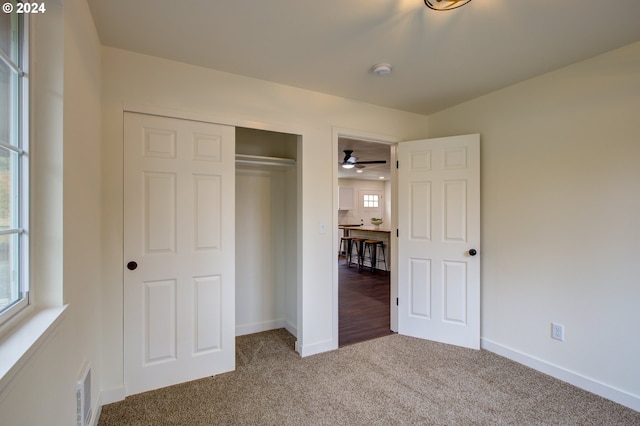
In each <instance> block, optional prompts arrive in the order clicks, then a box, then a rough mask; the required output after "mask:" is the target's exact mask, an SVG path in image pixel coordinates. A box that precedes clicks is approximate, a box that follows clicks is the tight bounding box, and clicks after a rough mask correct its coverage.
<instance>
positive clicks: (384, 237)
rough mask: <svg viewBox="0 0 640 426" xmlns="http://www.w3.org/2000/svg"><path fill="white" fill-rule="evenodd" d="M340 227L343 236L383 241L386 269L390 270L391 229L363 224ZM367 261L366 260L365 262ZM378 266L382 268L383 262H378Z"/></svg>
mask: <svg viewBox="0 0 640 426" xmlns="http://www.w3.org/2000/svg"><path fill="white" fill-rule="evenodd" d="M338 228H340V229H342V232H343V233H344V236H349V237H356V238H367V239H370V240H380V241H382V242H383V243H384V251H385V257H386V258H387V269H388V270H391V245H390V244H389V241H390V235H391V230H390V229H389V228H386V227H384V226H382V225H381V226H375V225H364V226H344V225H341V226H339V227H338ZM367 263H368V262H367ZM378 265H379V266H378V267H379V268H384V264H383V263H381V262H379V263H378Z"/></svg>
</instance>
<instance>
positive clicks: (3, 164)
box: [0, 147, 20, 231]
mask: <svg viewBox="0 0 640 426" xmlns="http://www.w3.org/2000/svg"><path fill="white" fill-rule="evenodd" d="M18 194H19V188H18V154H17V153H15V152H12V151H9V150H7V149H5V148H2V147H0V230H3V231H4V230H7V229H17V228H19V227H20V223H19V219H20V215H19V213H18V199H17V197H18Z"/></svg>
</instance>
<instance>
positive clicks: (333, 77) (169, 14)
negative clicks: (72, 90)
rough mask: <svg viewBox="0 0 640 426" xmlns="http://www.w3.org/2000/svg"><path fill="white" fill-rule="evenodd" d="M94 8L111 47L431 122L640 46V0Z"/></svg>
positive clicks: (149, 3) (169, 1)
mask: <svg viewBox="0 0 640 426" xmlns="http://www.w3.org/2000/svg"><path fill="white" fill-rule="evenodd" d="M88 3H89V6H90V8H91V11H92V14H93V18H94V21H95V24H96V27H97V29H98V34H99V36H100V40H101V42H102V43H103V44H104V45H106V46H112V47H117V48H121V49H126V50H131V51H134V52H140V53H144V54H148V55H153V56H158V57H162V58H167V59H172V60H176V61H181V62H185V63H189V64H193V65H199V66H203V67H208V68H212V69H217V70H220V71H225V72H230V73H234V74H240V75H244V76H249V77H254V78H258V79H262V80H267V81H272V82H277V83H282V84H286V85H290V86H294V87H299V88H304V89H309V90H314V91H318V92H323V93H327V94H332V95H338V96H341V97H344V98H349V99H354V100H357V101H362V102H367V103H371V104H376V105H381V106H386V107H391V108H396V109H400V110H405V111H411V112H414V113H418V114H425V115H428V114H431V113H434V112H437V111H440V110H443V109H446V108H449V107H451V106H454V105H456V104H459V103H461V102H464V101H467V100H470V99H473V98H475V97H478V96H481V95H483V94H486V93H489V92H492V91H494V90H497V89H500V88H502V87H506V86H509V85H511V84H514V83H517V82H520V81H523V80H526V79H529V78H531V77H534V76H536V75H540V74H543V73H546V72H549V71H552V70H555V69H558V68H561V67H563V66H566V65H569V64H572V63H575V62H577V61H580V60H583V59H586V58H589V57H592V56H595V55H597V54H600V53H603V52H606V51H608V50H612V49H614V48H617V47H621V46H624V45H626V44H629V43H632V42H634V41H638V40H640V0H617V1H603V0H472V1H471V3H469V4H468V5H466V6H464V7H462V8H460V9H456V10H451V11H446V12H435V11H432V10H430V9H428V8H427V7H426V6H425V5H424V2H423V0H375V1H371V0H348V1H345V0H322V1H311V0H268V1H264V0H261V1H258V0H135V1H132V0H88ZM381 62H388V63H390V64H391V65H392V66H393V72H392V74H391V75H390V76H388V77H384V78H381V77H377V76H375V75H373V73H371V67H372V66H373V65H374V64H376V63H381ZM341 152H342V149H341V150H340V154H339V157H340V158H342V154H341Z"/></svg>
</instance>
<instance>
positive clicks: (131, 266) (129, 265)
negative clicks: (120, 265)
mask: <svg viewBox="0 0 640 426" xmlns="http://www.w3.org/2000/svg"><path fill="white" fill-rule="evenodd" d="M137 267H138V264H137V263H136V262H133V261H131V262H129V263H127V269H128V270H130V271H135V270H136V268H137Z"/></svg>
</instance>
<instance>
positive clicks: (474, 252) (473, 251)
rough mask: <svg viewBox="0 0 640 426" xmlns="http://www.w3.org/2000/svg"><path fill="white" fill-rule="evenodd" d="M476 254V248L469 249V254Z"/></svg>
mask: <svg viewBox="0 0 640 426" xmlns="http://www.w3.org/2000/svg"><path fill="white" fill-rule="evenodd" d="M476 254H478V251H477V250H476V249H471V250H469V256H475V255H476Z"/></svg>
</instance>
